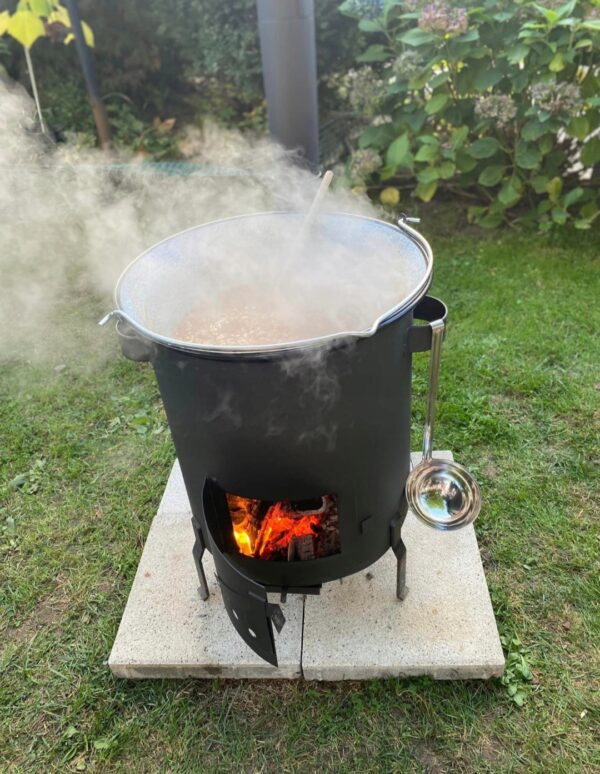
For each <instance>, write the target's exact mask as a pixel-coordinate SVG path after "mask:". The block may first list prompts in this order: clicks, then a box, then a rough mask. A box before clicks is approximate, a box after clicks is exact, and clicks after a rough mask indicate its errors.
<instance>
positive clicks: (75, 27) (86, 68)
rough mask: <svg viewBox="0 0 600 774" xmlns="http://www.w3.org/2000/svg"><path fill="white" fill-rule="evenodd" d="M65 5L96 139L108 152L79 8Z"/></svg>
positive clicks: (101, 107) (70, 0)
mask: <svg viewBox="0 0 600 774" xmlns="http://www.w3.org/2000/svg"><path fill="white" fill-rule="evenodd" d="M65 5H66V6H67V10H68V11H69V17H70V19H71V25H72V32H73V36H74V38H75V48H76V49H77V56H78V57H79V64H80V65H81V70H82V72H83V78H84V80H85V86H86V89H87V92H88V96H89V98H90V103H91V105H92V113H93V114H94V121H95V122H96V129H97V130H98V137H99V138H100V146H101V147H102V149H103V150H109V149H110V147H111V139H110V127H109V125H108V117H107V115H106V108H105V107H104V103H103V102H102V97H101V96H100V89H99V88H98V81H97V80H96V72H95V70H94V61H93V59H92V55H91V52H90V49H89V47H88V44H87V43H86V42H85V38H84V36H83V29H82V27H81V17H80V15H79V8H78V7H77V2H76V0H65Z"/></svg>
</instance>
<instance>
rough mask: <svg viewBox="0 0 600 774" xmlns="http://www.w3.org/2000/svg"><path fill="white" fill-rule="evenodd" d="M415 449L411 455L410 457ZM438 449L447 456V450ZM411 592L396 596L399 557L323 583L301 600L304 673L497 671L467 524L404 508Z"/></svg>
mask: <svg viewBox="0 0 600 774" xmlns="http://www.w3.org/2000/svg"><path fill="white" fill-rule="evenodd" d="M420 456H421V455H413V462H416V461H418V460H419V459H420ZM434 456H438V457H445V458H446V459H452V455H451V454H450V453H449V452H436V453H435V455H434ZM402 536H403V539H404V542H405V544H406V547H407V569H406V578H407V586H408V595H407V597H406V599H404V600H403V601H400V600H398V599H397V598H396V596H395V582H396V558H395V556H394V554H393V553H392V551H391V550H390V551H388V552H387V553H386V554H385V555H384V556H383V557H382V558H381V559H380V560H379V561H378V562H376V563H375V564H374V565H372V566H371V567H369V568H368V569H367V570H363V571H362V572H359V573H356V574H355V575H352V576H349V577H347V578H343V579H342V580H340V581H336V582H334V583H329V584H327V585H325V586H324V587H323V590H322V592H321V595H320V596H319V597H307V599H306V602H305V607H304V643H303V652H302V671H303V674H304V677H305V678H306V679H307V680H363V679H368V678H376V677H391V676H409V675H431V676H432V677H434V678H437V679H452V678H488V677H492V676H496V675H501V674H502V672H503V670H504V655H503V653H502V647H501V644H500V638H499V636H498V630H497V627H496V621H495V618H494V612H493V610H492V605H491V601H490V596H489V593H488V588H487V584H486V580H485V575H484V572H483V567H482V564H481V557H480V555H479V549H478V546H477V539H476V537H475V531H474V529H473V526H469V527H464V528H463V529H460V530H457V531H455V532H441V531H438V530H434V529H432V528H431V527H428V526H427V525H425V524H423V523H421V522H420V521H418V520H417V518H416V517H415V516H414V514H412V513H410V512H409V514H408V515H407V517H406V521H405V523H404V526H403V528H402Z"/></svg>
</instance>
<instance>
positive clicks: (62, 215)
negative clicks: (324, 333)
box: [0, 84, 414, 362]
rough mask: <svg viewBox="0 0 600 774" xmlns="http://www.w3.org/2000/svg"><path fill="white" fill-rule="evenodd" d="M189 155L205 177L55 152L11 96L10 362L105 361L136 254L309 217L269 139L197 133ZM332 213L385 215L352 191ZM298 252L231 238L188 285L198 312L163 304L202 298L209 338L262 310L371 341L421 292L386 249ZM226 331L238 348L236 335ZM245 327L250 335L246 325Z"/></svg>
mask: <svg viewBox="0 0 600 774" xmlns="http://www.w3.org/2000/svg"><path fill="white" fill-rule="evenodd" d="M184 147H185V150H186V153H187V155H188V156H189V160H191V161H194V162H197V163H201V164H203V165H205V167H206V172H205V173H203V174H202V175H191V176H187V177H185V176H177V175H173V176H168V175H164V174H159V173H156V172H153V171H151V170H150V169H149V168H148V166H146V165H138V166H136V165H131V164H129V165H128V164H121V165H119V164H118V160H116V159H114V158H113V159H107V157H106V155H105V154H102V153H101V152H99V151H97V152H90V151H78V150H76V149H74V148H73V147H70V146H68V145H66V146H64V145H63V146H56V145H54V144H53V143H51V142H50V141H48V140H46V139H45V138H43V137H41V136H40V135H39V133H38V132H36V131H35V124H34V110H33V103H32V101H31V100H30V98H29V97H28V96H27V95H26V94H25V93H24V92H23V91H22V90H21V89H19V88H17V87H9V86H7V85H2V84H0V213H1V221H0V325H1V326H2V332H3V333H2V338H1V339H0V342H1V343H0V359H6V358H11V357H26V358H28V359H34V358H47V359H48V360H50V361H51V362H60V361H66V359H68V357H80V358H84V359H85V358H88V359H89V360H90V361H91V360H93V359H94V356H97V357H104V356H105V354H106V351H107V348H108V345H107V343H106V342H107V340H109V339H110V337H109V336H107V334H106V333H104V334H102V332H100V331H99V330H98V329H97V327H96V323H97V319H98V317H99V316H100V315H101V314H102V313H103V312H104V311H108V310H109V309H111V308H112V307H113V301H112V292H113V289H114V286H115V282H116V280H117V278H118V277H119V275H120V273H121V272H122V270H123V269H124V267H125V266H126V265H127V264H128V263H130V262H131V261H132V260H133V259H134V258H135V257H136V256H137V255H138V254H140V253H141V252H142V251H144V250H146V249H147V248H148V247H150V246H151V245H153V244H155V243H156V242H158V241H160V240H163V239H165V238H167V237H169V236H170V235H172V234H174V233H177V232H179V231H181V230H183V229H186V228H190V227H192V226H196V225H198V224H201V223H206V222H209V221H212V220H216V219H219V218H225V217H229V216H234V215H238V214H243V213H251V212H266V211H272V210H282V209H286V210H295V211H300V212H301V211H306V210H307V209H308V206H309V204H310V202H311V200H312V198H313V196H314V194H315V192H316V189H317V186H318V181H317V180H316V178H315V176H314V175H312V174H311V173H309V172H308V171H306V170H303V169H301V168H300V167H299V166H298V165H297V164H295V163H294V159H293V156H292V155H291V154H289V153H286V152H285V151H283V150H282V149H281V148H279V147H278V146H276V145H274V144H273V143H271V142H269V141H267V140H266V139H264V138H262V139H252V138H248V137H245V136H244V137H242V136H241V135H240V134H239V133H237V132H233V131H224V130H222V129H217V128H216V127H214V126H208V127H205V128H204V129H203V130H199V129H190V130H189V131H188V134H187V138H186V140H185V145H184ZM326 209H327V210H330V211H344V212H352V213H356V214H363V215H370V216H373V215H376V213H375V212H374V211H373V208H372V206H371V205H370V203H369V202H368V201H367V200H366V199H365V198H363V199H359V198H358V197H357V196H356V195H355V194H352V193H350V192H348V191H345V190H341V191H336V192H335V193H332V194H331V195H329V196H328V200H327V205H326ZM290 240H291V234H288V233H283V232H281V231H279V230H277V229H275V230H274V229H272V228H271V229H268V230H267V231H265V230H262V231H261V229H257V228H255V227H252V228H246V229H245V230H240V229H238V228H237V227H234V228H232V229H231V230H230V231H229V232H228V233H227V235H225V236H224V237H223V239H222V240H221V241H220V242H219V243H214V244H212V246H211V247H210V249H209V248H206V249H205V251H204V257H203V262H202V264H201V266H199V268H198V269H197V270H196V272H195V274H194V273H192V274H191V275H190V277H189V280H191V279H195V280H196V282H194V284H193V285H192V284H191V283H190V281H189V280H188V279H184V281H183V283H181V282H180V283H179V292H180V294H181V298H182V299H183V298H186V299H187V300H188V302H189V303H188V308H187V309H184V305H182V303H181V302H180V299H178V298H176V297H174V296H173V295H172V294H171V295H170V296H169V297H168V298H165V302H166V303H168V304H170V305H171V308H174V309H176V310H178V312H180V313H183V311H186V312H190V310H191V311H193V308H194V304H193V303H192V302H193V301H194V299H195V297H196V296H197V302H198V306H199V308H200V309H202V310H203V312H202V315H203V316H202V315H201V319H200V320H199V324H201V325H204V326H210V325H211V324H213V323H214V322H215V321H217V322H218V320H219V319H221V317H222V316H223V313H224V311H225V312H227V309H228V308H230V318H233V319H238V320H239V319H240V315H241V316H242V318H243V315H244V314H246V315H252V314H253V310H255V309H257V308H259V307H260V308H261V309H262V310H263V311H264V310H265V309H268V310H269V315H270V317H269V320H271V322H273V324H274V327H275V330H276V329H277V325H278V324H279V323H281V321H282V320H283V321H284V322H285V326H284V327H286V326H287V327H286V330H287V329H290V326H291V329H293V331H294V332H295V333H298V332H299V333H300V334H302V333H303V332H305V333H306V332H308V334H309V335H312V331H313V330H314V325H312V327H311V324H310V323H311V320H313V322H314V318H315V315H316V314H317V313H319V312H320V313H321V314H322V312H323V309H327V310H328V312H327V315H326V317H325V320H324V322H323V321H321V323H319V324H320V325H321V327H323V325H325V327H327V326H330V327H331V326H334V328H336V326H337V327H338V328H339V329H340V330H343V329H344V328H347V327H348V326H350V327H352V326H353V325H354V326H357V327H366V326H365V323H366V324H370V323H371V322H372V321H373V315H374V314H375V312H376V311H377V310H380V311H385V308H386V307H389V306H392V305H393V303H396V301H399V300H401V299H400V298H399V296H400V295H402V294H403V293H405V291H406V287H407V286H408V285H410V284H411V283H414V277H413V276H410V277H404V278H403V276H402V274H403V272H404V273H406V270H407V266H408V264H402V262H400V263H398V260H397V259H398V256H397V255H394V254H393V253H391V252H390V251H389V250H387V251H386V249H385V247H386V245H385V240H384V241H383V242H381V243H380V244H372V245H371V248H370V249H369V250H368V251H365V245H355V246H348V245H346V246H344V247H340V246H337V247H336V246H335V245H334V244H333V243H332V242H331V239H330V238H329V237H318V238H316V239H312V240H309V243H308V244H306V245H305V246H304V247H305V249H304V250H303V251H302V252H301V253H299V252H298V251H297V250H295V251H294V250H291V249H290ZM190 249H191V248H190ZM192 257H193V256H192ZM209 280H210V281H209ZM172 287H175V286H174V285H172ZM175 289H176V290H177V288H176V287H175ZM163 297H164V296H163ZM228 305H229V307H228ZM207 313H208V315H209V318H207V317H206V314H207ZM211 315H212V317H211ZM159 317H160V315H159ZM225 317H227V314H225ZM176 322H177V320H176V319H175V318H174V317H173V315H172V314H171V315H170V316H169V326H170V330H161V331H158V332H161V333H167V334H171V333H172V332H173V328H174V326H175V324H176ZM192 322H193V321H192ZM227 325H229V328H227V330H229V333H228V334H227V335H233V334H235V331H234V332H233V334H232V331H231V327H230V322H229V323H227ZM303 326H304V328H303ZM239 327H240V328H244V327H247V325H246V324H245V323H244V322H243V319H242V324H241V325H240V326H239ZM317 327H318V326H317ZM236 335H237V334H236ZM304 337H305V336H303V335H300V338H304ZM233 343H235V342H233ZM249 343H252V342H249Z"/></svg>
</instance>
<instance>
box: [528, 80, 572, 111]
mask: <svg viewBox="0 0 600 774" xmlns="http://www.w3.org/2000/svg"><path fill="white" fill-rule="evenodd" d="M531 99H532V102H533V104H534V105H536V106H537V107H539V108H540V110H545V111H546V112H547V113H551V114H552V115H558V114H559V113H575V112H577V110H578V109H579V108H580V107H581V92H580V90H579V86H576V85H575V84H574V83H536V84H535V85H534V86H532V87H531Z"/></svg>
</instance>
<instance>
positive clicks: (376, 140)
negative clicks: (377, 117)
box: [358, 124, 396, 150]
mask: <svg viewBox="0 0 600 774" xmlns="http://www.w3.org/2000/svg"><path fill="white" fill-rule="evenodd" d="M395 134H396V133H395V132H394V129H393V128H392V125H391V124H383V126H369V127H367V129H365V131H364V132H363V133H362V134H361V136H360V137H359V138H358V147H359V148H361V149H363V148H376V149H377V150H383V149H384V148H387V146H388V145H389V144H390V142H391V141H392V140H393V139H394V136H395Z"/></svg>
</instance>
